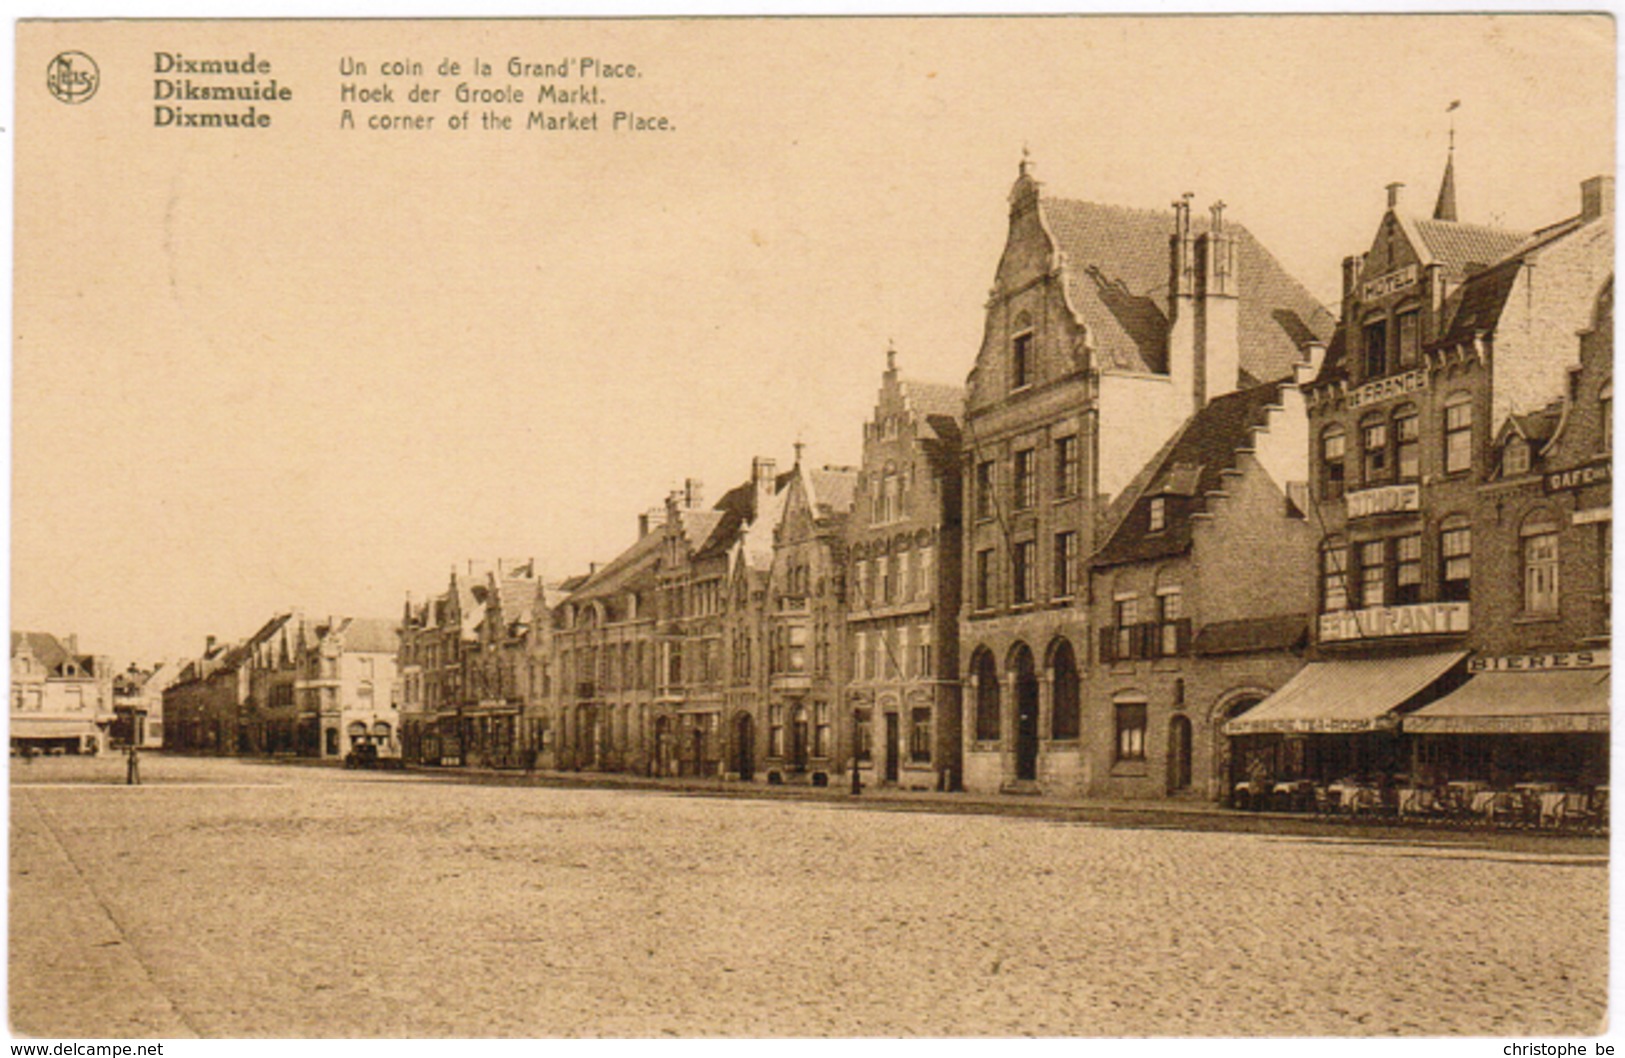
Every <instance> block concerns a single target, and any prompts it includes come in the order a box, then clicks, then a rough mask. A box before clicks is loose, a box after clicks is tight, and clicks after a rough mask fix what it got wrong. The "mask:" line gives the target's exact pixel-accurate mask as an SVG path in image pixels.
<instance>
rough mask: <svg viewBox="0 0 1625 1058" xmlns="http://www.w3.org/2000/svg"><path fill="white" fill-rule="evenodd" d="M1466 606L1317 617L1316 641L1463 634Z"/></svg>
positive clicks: (1436, 605) (1394, 608)
mask: <svg viewBox="0 0 1625 1058" xmlns="http://www.w3.org/2000/svg"><path fill="white" fill-rule="evenodd" d="M1468 606H1469V604H1467V603H1464V602H1425V603H1418V604H1417V605H1415V606H1373V607H1372V608H1370V609H1368V610H1339V611H1337V612H1335V613H1324V614H1321V615H1320V641H1321V642H1322V643H1336V642H1340V641H1342V640H1347V639H1378V638H1384V637H1388V636H1436V635H1451V634H1454V633H1457V632H1466V631H1468V629H1469V616H1468V614H1469V610H1468Z"/></svg>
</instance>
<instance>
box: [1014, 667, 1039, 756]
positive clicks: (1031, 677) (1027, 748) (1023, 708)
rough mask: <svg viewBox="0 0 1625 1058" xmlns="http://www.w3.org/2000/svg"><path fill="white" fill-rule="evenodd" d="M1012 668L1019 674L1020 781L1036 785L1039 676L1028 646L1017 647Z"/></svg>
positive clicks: (1017, 714)
mask: <svg viewBox="0 0 1625 1058" xmlns="http://www.w3.org/2000/svg"><path fill="white" fill-rule="evenodd" d="M1011 664H1012V667H1013V668H1014V669H1015V674H1016V778H1017V779H1020V780H1023V781H1032V780H1035V779H1037V778H1038V674H1037V672H1036V671H1034V668H1033V652H1032V651H1031V650H1029V649H1028V648H1027V645H1026V644H1025V643H1018V644H1016V649H1015V650H1014V651H1013V652H1012V654H1011Z"/></svg>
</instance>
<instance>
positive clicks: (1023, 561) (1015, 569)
mask: <svg viewBox="0 0 1625 1058" xmlns="http://www.w3.org/2000/svg"><path fill="white" fill-rule="evenodd" d="M1010 584H1011V587H1012V589H1013V592H1014V602H1015V604H1016V605H1017V606H1020V605H1022V604H1024V603H1029V602H1032V601H1033V542H1032V541H1031V540H1022V541H1020V542H1019V543H1017V544H1016V545H1015V546H1014V547H1013V548H1011V549H1010Z"/></svg>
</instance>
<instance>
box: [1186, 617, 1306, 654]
mask: <svg viewBox="0 0 1625 1058" xmlns="http://www.w3.org/2000/svg"><path fill="white" fill-rule="evenodd" d="M1308 642H1309V615H1308V614H1301V613H1297V614H1282V615H1280V616H1277V617H1249V618H1245V619H1242V620H1239V621H1215V622H1214V623H1213V624H1210V625H1203V626H1202V627H1201V628H1200V629H1199V630H1198V631H1197V633H1196V638H1195V640H1193V641H1192V643H1191V652H1192V653H1194V654H1198V655H1206V656H1212V655H1215V654H1255V653H1261V652H1263V651H1266V650H1301V649H1303V647H1304V646H1305V645H1306V644H1307V643H1308Z"/></svg>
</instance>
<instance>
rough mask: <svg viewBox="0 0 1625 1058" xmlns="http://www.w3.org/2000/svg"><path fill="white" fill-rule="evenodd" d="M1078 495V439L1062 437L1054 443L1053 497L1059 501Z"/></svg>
mask: <svg viewBox="0 0 1625 1058" xmlns="http://www.w3.org/2000/svg"><path fill="white" fill-rule="evenodd" d="M1077 494H1078V439H1077V437H1062V438H1061V439H1060V440H1058V441H1056V442H1055V496H1056V498H1057V499H1060V498H1062V497H1065V496H1076V495H1077Z"/></svg>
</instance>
